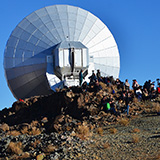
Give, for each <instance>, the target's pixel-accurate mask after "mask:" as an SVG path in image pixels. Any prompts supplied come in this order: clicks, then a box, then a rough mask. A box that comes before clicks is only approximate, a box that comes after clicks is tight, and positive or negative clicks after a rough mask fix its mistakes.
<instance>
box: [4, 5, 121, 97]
mask: <svg viewBox="0 0 160 160" xmlns="http://www.w3.org/2000/svg"><path fill="white" fill-rule="evenodd" d="M4 69H5V75H6V79H7V82H8V86H9V88H10V90H11V91H12V93H13V95H14V96H15V98H17V99H18V98H27V97H31V96H35V95H45V94H50V93H52V92H53V90H55V88H56V87H61V86H62V85H63V84H64V82H65V83H66V84H67V85H75V84H77V83H78V74H79V72H80V70H81V69H82V70H83V74H84V76H85V80H88V76H90V75H91V73H92V70H97V69H100V71H101V74H102V76H113V77H114V78H117V77H118V76H119V70H120V58H119V52H118V48H117V44H116V42H115V40H114V37H113V36H112V34H111V32H110V31H109V29H108V28H107V27H106V25H105V24H104V23H103V22H102V21H101V20H100V19H98V18H97V17H96V16H94V15H93V14H91V13H90V12H88V11H86V10H83V9H81V8H78V7H74V6H69V5H54V6H48V7H44V8H42V9H39V10H37V11H35V12H33V13H31V14H30V15H28V16H27V17H25V18H24V19H23V20H22V21H21V22H20V23H19V24H18V25H17V26H16V28H15V29H14V30H13V32H12V33H11V35H10V37H9V39H8V41H7V45H6V49H5V53H4Z"/></svg>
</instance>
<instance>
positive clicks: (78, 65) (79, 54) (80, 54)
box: [74, 49, 82, 67]
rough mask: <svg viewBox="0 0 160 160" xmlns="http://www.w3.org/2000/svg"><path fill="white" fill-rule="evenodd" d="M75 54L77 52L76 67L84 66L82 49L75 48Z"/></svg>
mask: <svg viewBox="0 0 160 160" xmlns="http://www.w3.org/2000/svg"><path fill="white" fill-rule="evenodd" d="M74 54H75V66H76V67H80V66H82V51H81V49H75V50H74Z"/></svg>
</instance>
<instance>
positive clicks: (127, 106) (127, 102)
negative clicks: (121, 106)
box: [124, 90, 130, 115]
mask: <svg viewBox="0 0 160 160" xmlns="http://www.w3.org/2000/svg"><path fill="white" fill-rule="evenodd" d="M124 100H125V107H126V109H125V111H124V113H126V112H127V115H129V101H130V93H129V91H128V90H127V91H126V93H125V97H124Z"/></svg>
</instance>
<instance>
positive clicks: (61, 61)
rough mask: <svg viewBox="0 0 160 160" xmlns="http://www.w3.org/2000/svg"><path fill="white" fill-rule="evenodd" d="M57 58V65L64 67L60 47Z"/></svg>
mask: <svg viewBox="0 0 160 160" xmlns="http://www.w3.org/2000/svg"><path fill="white" fill-rule="evenodd" d="M58 58H59V59H58V61H59V66H60V67H64V65H63V59H64V58H63V49H60V50H59V57H58Z"/></svg>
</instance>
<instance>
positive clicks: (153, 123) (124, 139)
mask: <svg viewBox="0 0 160 160" xmlns="http://www.w3.org/2000/svg"><path fill="white" fill-rule="evenodd" d="M101 85H102V90H100V91H98V92H96V93H95V92H93V91H92V90H90V91H85V90H83V89H82V88H80V87H72V88H70V89H63V90H57V92H55V93H54V94H52V95H47V96H35V97H31V98H29V99H25V100H24V102H20V101H16V102H14V103H13V105H12V107H11V108H9V109H3V110H2V111H0V123H1V125H0V158H1V159H38V160H41V159H147V158H148V159H158V158H160V150H159V148H160V128H159V127H160V126H159V124H160V118H159V115H158V113H159V111H160V105H159V103H160V97H159V96H158V97H157V98H156V99H154V100H153V101H152V102H151V101H145V102H138V100H137V98H136V97H134V95H133V97H132V102H131V104H130V116H127V115H126V114H125V113H124V107H125V104H124V102H123V101H122V100H121V94H120V93H121V90H116V93H115V94H114V95H113V94H112V91H111V87H107V86H105V85H104V84H101ZM104 95H106V96H110V95H112V96H113V99H114V101H115V104H116V111H117V112H118V113H119V114H118V115H114V114H111V113H105V112H104V111H103V110H102V106H101V99H102V97H103V96H104Z"/></svg>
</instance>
